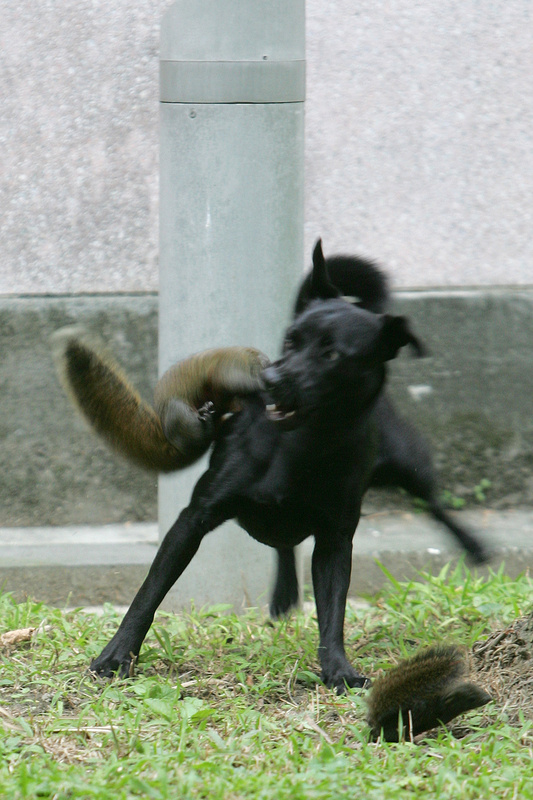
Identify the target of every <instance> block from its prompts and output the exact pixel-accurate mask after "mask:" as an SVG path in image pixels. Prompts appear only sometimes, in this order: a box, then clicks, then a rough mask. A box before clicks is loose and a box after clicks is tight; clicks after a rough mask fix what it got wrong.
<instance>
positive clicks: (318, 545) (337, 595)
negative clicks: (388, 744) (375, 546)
mask: <svg viewBox="0 0 533 800" xmlns="http://www.w3.org/2000/svg"><path fill="white" fill-rule="evenodd" d="M351 571H352V536H351V535H346V534H338V535H332V536H331V537H330V536H328V535H325V536H324V537H323V538H322V537H321V538H320V539H318V538H317V541H316V542H315V548H314V550H313V561H312V573H313V589H314V593H315V602H316V609H317V615H318V629H319V633H320V643H319V651H318V652H319V657H320V664H321V666H322V679H323V681H324V683H325V684H326V686H332V687H335V688H336V689H337V691H338V692H339V693H340V692H343V691H345V689H346V686H354V687H363V686H364V685H365V684H366V683H367V679H366V678H365V677H364V675H360V674H359V673H358V672H356V671H355V670H354V668H353V667H352V666H351V664H350V662H349V661H348V659H347V658H346V654H345V652H344V612H345V609H346V597H347V595H348V588H349V585H350V575H351Z"/></svg>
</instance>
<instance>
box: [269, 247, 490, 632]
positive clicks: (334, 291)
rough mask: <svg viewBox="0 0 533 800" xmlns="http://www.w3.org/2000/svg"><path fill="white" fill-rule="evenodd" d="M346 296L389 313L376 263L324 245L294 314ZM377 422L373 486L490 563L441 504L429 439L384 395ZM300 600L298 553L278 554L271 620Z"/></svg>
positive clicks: (419, 348) (418, 347)
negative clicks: (423, 513) (405, 500)
mask: <svg viewBox="0 0 533 800" xmlns="http://www.w3.org/2000/svg"><path fill="white" fill-rule="evenodd" d="M340 297H343V298H344V299H345V300H347V301H348V302H350V303H351V304H353V305H356V306H357V307H359V308H363V309H366V310H367V311H372V312H374V313H376V314H383V313H384V312H385V311H386V309H387V306H388V303H389V292H388V286H387V279H386V277H385V275H384V274H383V273H382V272H381V270H380V269H379V268H378V267H377V266H376V265H375V264H374V263H373V262H371V261H368V260H367V259H363V258H360V257H358V256H332V257H330V258H327V259H324V256H323V253H322V246H321V242H320V241H319V242H318V243H317V245H316V247H315V250H314V252H313V270H312V271H311V272H310V273H309V274H308V275H307V277H306V278H305V279H304V281H303V283H302V285H301V287H300V290H299V292H298V296H297V299H296V303H295V307H294V315H295V317H296V318H297V317H298V316H299V315H300V314H301V313H302V312H303V311H305V309H306V308H307V307H308V306H309V304H310V303H311V302H313V301H316V299H317V298H321V299H322V300H326V299H332V298H340ZM411 344H412V345H413V346H414V349H415V351H416V354H417V355H419V356H422V355H424V354H425V353H424V349H423V347H422V346H421V344H420V343H419V342H418V340H416V341H414V342H411ZM373 419H374V421H375V422H376V424H377V427H378V431H379V436H378V441H379V445H378V452H377V456H376V459H375V463H374V465H373V468H372V474H371V477H370V480H369V485H370V486H374V487H380V486H381V487H384V486H396V487H399V488H402V489H405V491H407V492H408V493H409V494H411V495H412V496H413V497H418V498H420V499H422V500H424V501H425V502H426V504H427V509H428V512H429V513H430V514H431V515H432V516H433V517H434V518H435V519H436V520H437V521H438V522H441V523H443V524H444V525H445V526H446V527H447V528H448V529H449V530H450V531H451V533H452V534H453V535H454V536H455V537H456V538H457V539H458V540H459V542H460V543H461V545H462V546H463V547H464V549H465V550H466V552H467V553H468V554H469V556H470V557H471V559H472V561H473V562H474V563H477V564H481V563H483V562H484V561H486V559H487V553H486V551H485V548H484V547H483V546H482V545H481V543H480V542H479V541H478V540H477V539H476V538H475V537H474V535H473V534H472V533H470V532H469V531H467V530H466V529H465V528H464V527H463V526H461V525H459V524H458V523H457V521H456V520H455V519H454V518H453V516H452V515H451V514H449V513H448V511H447V510H446V509H445V508H444V506H443V505H442V503H441V502H440V501H439V498H438V490H437V481H436V477H435V469H434V467H433V460H432V457H431V453H430V450H429V447H428V445H427V443H426V441H425V439H424V438H423V436H422V435H421V434H420V433H419V432H418V431H417V430H416V429H415V428H414V427H413V426H412V425H411V424H410V423H409V422H407V420H405V419H403V418H402V417H401V416H400V415H399V414H398V412H397V411H396V409H395V408H394V406H393V404H392V403H391V401H390V400H389V399H388V397H387V396H386V394H385V393H384V392H381V393H380V395H379V397H378V399H377V401H376V402H375V404H374V406H373ZM298 596H299V592H298V578H297V575H296V566H295V558H294V551H293V550H291V549H284V550H278V553H277V576H276V582H275V590H274V593H273V596H272V600H271V603H270V613H271V615H272V616H273V617H279V616H282V615H283V614H286V613H288V611H289V610H290V609H291V607H293V606H295V605H296V604H297V603H298Z"/></svg>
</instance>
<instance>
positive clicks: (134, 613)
mask: <svg viewBox="0 0 533 800" xmlns="http://www.w3.org/2000/svg"><path fill="white" fill-rule="evenodd" d="M213 527H215V525H214V524H211V525H208V524H207V519H206V515H205V514H202V510H201V509H200V508H198V507H197V508H195V509H193V507H192V506H189V507H188V508H186V509H185V510H184V511H182V513H181V514H180V516H179V517H178V519H177V521H176V522H175V523H174V525H173V526H172V527H171V529H170V530H169V532H168V533H167V535H166V536H165V538H164V539H163V542H162V543H161V546H160V548H159V550H158V552H157V555H156V557H155V559H154V561H153V564H152V566H151V568H150V571H149V573H148V575H147V577H146V580H145V581H144V583H143V585H142V586H141V588H140V589H139V591H138V592H137V594H136V596H135V599H134V600H133V603H132V604H131V606H130V608H129V610H128V612H127V614H126V616H125V617H124V619H123V620H122V623H121V625H120V627H119V629H118V631H117V632H116V634H115V635H114V636H113V638H112V639H111V641H110V642H109V644H107V645H106V647H104V649H103V650H102V652H101V653H100V655H99V656H98V658H95V659H94V661H93V662H92V663H91V670H93V671H94V672H97V673H98V674H99V675H104V676H106V677H111V675H112V674H113V673H118V675H120V676H122V677H127V676H128V675H129V674H130V671H131V669H132V665H133V663H134V662H135V659H136V658H137V656H138V654H139V650H140V649H141V645H142V643H143V641H144V637H145V636H146V634H147V632H148V629H149V628H150V625H151V624H152V621H153V618H154V614H155V612H156V610H157V608H158V606H159V604H160V603H161V601H162V600H163V598H164V597H165V595H166V593H167V592H168V591H169V589H170V588H171V587H172V585H173V584H174V583H175V582H176V581H177V579H178V578H179V576H180V575H181V573H182V572H183V570H184V569H185V567H186V566H187V565H188V564H189V562H190V560H191V559H192V557H193V556H194V554H195V553H196V551H197V550H198V547H199V546H200V542H201V541H202V538H203V537H204V535H205V534H206V533H207V532H208V531H209V530H212V528H213Z"/></svg>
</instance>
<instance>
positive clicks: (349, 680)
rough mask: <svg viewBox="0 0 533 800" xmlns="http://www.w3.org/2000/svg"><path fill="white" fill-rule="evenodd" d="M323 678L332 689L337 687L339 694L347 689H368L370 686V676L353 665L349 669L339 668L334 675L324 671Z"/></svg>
mask: <svg viewBox="0 0 533 800" xmlns="http://www.w3.org/2000/svg"><path fill="white" fill-rule="evenodd" d="M322 680H323V681H324V683H325V684H326V686H328V687H329V688H330V689H335V691H336V692H337V694H345V693H346V690H347V689H367V688H368V687H369V686H370V678H367V677H366V676H365V675H361V674H360V673H359V672H356V671H355V670H354V669H352V668H351V667H350V668H349V669H348V670H346V669H345V670H342V671H341V670H338V671H336V672H335V674H332V675H325V674H324V673H323V674H322Z"/></svg>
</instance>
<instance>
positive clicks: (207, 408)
mask: <svg viewBox="0 0 533 800" xmlns="http://www.w3.org/2000/svg"><path fill="white" fill-rule="evenodd" d="M214 413H215V404H214V403H212V402H211V400H206V402H205V403H204V404H203V406H200V408H199V409H198V419H200V420H202V422H207V421H208V420H209V419H210V418H211V417H212V416H213V414H214Z"/></svg>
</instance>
